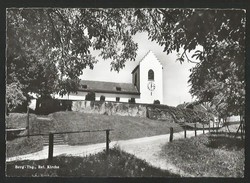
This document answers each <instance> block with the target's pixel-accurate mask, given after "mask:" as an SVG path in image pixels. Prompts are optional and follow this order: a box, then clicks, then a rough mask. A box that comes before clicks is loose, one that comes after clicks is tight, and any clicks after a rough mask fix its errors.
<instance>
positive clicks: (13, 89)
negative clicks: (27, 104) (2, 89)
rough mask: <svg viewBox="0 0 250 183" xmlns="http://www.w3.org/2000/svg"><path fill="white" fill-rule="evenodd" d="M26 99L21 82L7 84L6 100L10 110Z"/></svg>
mask: <svg viewBox="0 0 250 183" xmlns="http://www.w3.org/2000/svg"><path fill="white" fill-rule="evenodd" d="M25 100H26V97H25V96H24V94H23V92H22V85H21V84H20V83H19V82H17V83H15V82H14V83H11V84H7V85H6V102H7V108H8V110H9V111H10V112H11V111H13V109H15V108H16V107H17V106H19V105H21V104H22V103H23V102H24V101H25Z"/></svg>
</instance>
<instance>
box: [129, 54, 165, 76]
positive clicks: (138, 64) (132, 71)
mask: <svg viewBox="0 0 250 183" xmlns="http://www.w3.org/2000/svg"><path fill="white" fill-rule="evenodd" d="M150 53H152V54H153V55H154V57H155V58H156V60H157V61H158V62H159V63H160V64H161V65H162V63H161V62H160V60H159V59H158V58H157V57H156V55H155V54H154V52H153V51H151V50H149V51H148V52H147V53H146V54H145V55H144V56H143V57H142V59H141V60H140V61H139V63H138V65H137V66H136V67H135V68H134V69H133V71H132V72H131V74H133V73H134V72H135V71H136V70H137V69H138V68H139V65H140V63H141V62H142V61H143V60H144V58H145V57H147V56H148V55H149V54H150Z"/></svg>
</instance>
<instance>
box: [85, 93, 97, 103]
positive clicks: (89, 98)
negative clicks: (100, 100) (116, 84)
mask: <svg viewBox="0 0 250 183" xmlns="http://www.w3.org/2000/svg"><path fill="white" fill-rule="evenodd" d="M85 100H88V101H95V92H89V93H88V94H87V95H86V96H85Z"/></svg>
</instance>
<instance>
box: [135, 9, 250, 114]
mask: <svg viewBox="0 0 250 183" xmlns="http://www.w3.org/2000/svg"><path fill="white" fill-rule="evenodd" d="M135 14H136V16H135V17H134V19H135V20H134V21H132V23H131V24H133V25H132V26H133V27H134V32H136V31H147V32H148V35H149V38H150V39H151V40H153V41H156V42H157V43H159V44H160V45H162V46H163V47H164V51H166V52H167V54H169V53H171V52H172V51H174V50H175V51H177V52H179V58H178V61H180V63H182V62H183V61H184V60H187V61H188V62H192V63H195V64H196V65H195V67H194V68H193V69H191V75H190V80H189V83H190V84H191V90H190V93H191V94H192V95H193V96H197V98H198V100H200V101H202V102H212V103H213V104H214V105H215V106H216V108H217V110H218V111H219V113H220V114H225V113H227V114H229V113H230V114H242V113H243V112H244V105H245V103H244V101H245V90H244V88H245V80H244V79H245V78H244V74H245V72H244V67H245V57H244V55H245V23H246V15H245V11H244V10H201V9H138V10H137V11H136V12H135ZM198 46H200V47H202V49H199V50H196V49H197V47H198ZM192 50H194V51H195V50H196V51H195V53H194V54H193V55H192V57H191V58H189V57H188V56H187V52H189V51H192ZM193 58H196V60H193ZM218 99H221V100H218ZM223 110H225V111H223Z"/></svg>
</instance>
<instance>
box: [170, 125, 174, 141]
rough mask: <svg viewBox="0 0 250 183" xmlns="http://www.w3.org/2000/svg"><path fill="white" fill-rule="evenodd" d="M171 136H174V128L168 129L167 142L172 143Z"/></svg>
mask: <svg viewBox="0 0 250 183" xmlns="http://www.w3.org/2000/svg"><path fill="white" fill-rule="evenodd" d="M173 135H174V128H173V127H170V136H169V142H172V141H173Z"/></svg>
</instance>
